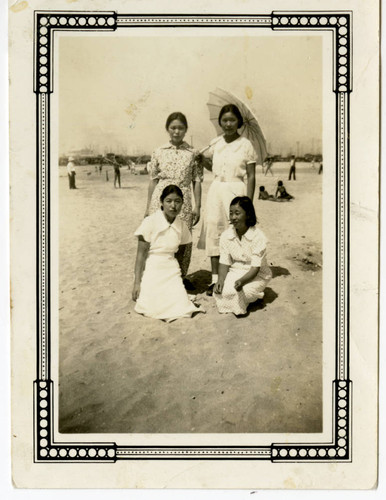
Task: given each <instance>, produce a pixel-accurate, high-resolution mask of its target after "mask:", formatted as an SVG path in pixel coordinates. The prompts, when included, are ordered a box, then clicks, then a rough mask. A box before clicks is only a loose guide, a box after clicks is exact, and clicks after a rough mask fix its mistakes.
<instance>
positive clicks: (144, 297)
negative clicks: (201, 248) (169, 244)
mask: <svg viewBox="0 0 386 500" xmlns="http://www.w3.org/2000/svg"><path fill="white" fill-rule="evenodd" d="M134 310H135V311H136V312H137V313H139V314H143V315H144V316H147V317H149V318H155V319H162V320H165V321H173V320H175V319H177V318H183V317H191V316H192V314H193V313H195V312H199V311H201V309H200V308H199V307H196V306H195V305H194V304H193V302H192V301H191V300H189V297H188V295H187V293H186V290H185V287H184V285H183V282H182V278H181V270H180V267H179V265H178V262H177V260H176V258H175V257H174V255H172V254H153V255H149V256H148V258H147V260H146V267H145V270H144V272H143V276H142V281H141V289H140V293H139V297H138V299H137V302H136V304H135V307H134Z"/></svg>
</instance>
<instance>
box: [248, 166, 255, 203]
mask: <svg viewBox="0 0 386 500" xmlns="http://www.w3.org/2000/svg"><path fill="white" fill-rule="evenodd" d="M255 170H256V163H248V165H247V196H248V198H249V199H250V200H252V201H253V196H254V194H255V186H256V178H255Z"/></svg>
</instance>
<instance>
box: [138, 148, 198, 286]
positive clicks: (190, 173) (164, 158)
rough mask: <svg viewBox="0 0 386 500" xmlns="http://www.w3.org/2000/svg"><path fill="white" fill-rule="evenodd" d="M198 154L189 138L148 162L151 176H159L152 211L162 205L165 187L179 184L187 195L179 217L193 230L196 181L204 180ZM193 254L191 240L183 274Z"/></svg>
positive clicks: (186, 249)
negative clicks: (193, 184) (193, 203)
mask: <svg viewBox="0 0 386 500" xmlns="http://www.w3.org/2000/svg"><path fill="white" fill-rule="evenodd" d="M196 154H197V153H196V152H195V150H194V149H193V148H192V147H191V146H190V145H189V144H188V143H187V142H183V143H182V144H180V145H179V146H178V147H176V146H174V145H173V144H171V143H170V142H169V143H167V144H165V145H163V146H161V147H159V148H157V149H156V150H155V151H154V152H153V154H152V157H151V160H150V162H149V163H148V165H147V168H148V172H149V175H150V179H152V180H154V179H158V183H157V185H156V187H155V189H154V192H153V195H152V198H151V201H150V208H149V213H150V214H152V213H154V212H156V211H157V210H158V209H159V208H160V196H161V193H162V191H163V190H164V188H165V187H166V186H168V185H169V184H175V185H177V186H178V187H179V188H180V189H181V191H182V193H183V195H184V203H183V205H182V208H181V212H180V213H179V218H180V219H182V220H183V221H184V222H185V223H186V225H187V226H188V228H189V231H190V232H191V231H192V227H193V213H192V210H193V207H192V183H193V182H202V180H203V166H202V165H200V164H199V162H197V160H196ZM191 255H192V244H191V243H189V244H188V245H187V246H186V248H185V252H184V254H183V256H182V259H181V261H180V265H181V270H182V276H183V277H184V276H186V274H187V272H188V268H189V264H190V258H191Z"/></svg>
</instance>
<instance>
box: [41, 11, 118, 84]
mask: <svg viewBox="0 0 386 500" xmlns="http://www.w3.org/2000/svg"><path fill="white" fill-rule="evenodd" d="M116 27H117V14H116V13H115V12H69V11H62V12H60V11H49V12H45V11H35V30H34V33H35V44H34V45H35V54H34V92H35V93H47V92H50V93H51V92H53V75H52V70H53V64H52V62H53V32H54V31H69V30H77V31H101V30H102V31H106V30H107V31H114V30H115V29H116Z"/></svg>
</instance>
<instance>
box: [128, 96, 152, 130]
mask: <svg viewBox="0 0 386 500" xmlns="http://www.w3.org/2000/svg"><path fill="white" fill-rule="evenodd" d="M149 96H150V92H146V93H145V94H143V95H142V96H141V97H140V98H139V99H138V100H137V102H134V103H131V104H129V105H128V106H127V107H126V108H125V110H124V111H125V113H126V114H127V115H128V116H129V117H130V118H131V123H129V128H134V127H135V119H136V117H137V115H138V112H139V111H140V110H141V108H142V107H143V105H144V104H145V103H146V101H147V100H148V98H149Z"/></svg>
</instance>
